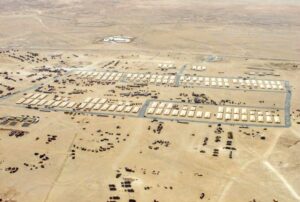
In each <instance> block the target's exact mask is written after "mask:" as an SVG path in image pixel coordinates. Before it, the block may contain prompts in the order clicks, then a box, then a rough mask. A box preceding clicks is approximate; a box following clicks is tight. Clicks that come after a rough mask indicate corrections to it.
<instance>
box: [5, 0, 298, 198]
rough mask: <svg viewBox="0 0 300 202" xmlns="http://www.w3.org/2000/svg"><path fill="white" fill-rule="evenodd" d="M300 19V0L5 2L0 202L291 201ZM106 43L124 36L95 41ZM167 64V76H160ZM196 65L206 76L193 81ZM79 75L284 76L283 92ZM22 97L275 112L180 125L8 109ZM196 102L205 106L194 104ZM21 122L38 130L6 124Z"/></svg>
mask: <svg viewBox="0 0 300 202" xmlns="http://www.w3.org/2000/svg"><path fill="white" fill-rule="evenodd" d="M299 23H300V5H299V4H298V3H297V2H296V1H267V2H264V3H261V2H259V1H257V2H255V1H214V2H213V3H207V2H206V1H192V0H189V1H177V0H172V1H135V0H130V1H104V0H103V1H102V0H101V1H80V0H68V1H66V0H60V1H56V2H53V1H51V2H50V1H45V0H39V1H27V0H26V1H22V2H21V1H17V0H14V1H6V0H4V1H1V2H0V30H1V32H0V48H1V49H0V83H1V85H0V96H1V97H0V118H1V120H0V122H1V125H0V201H6V202H41V201H43V202H67V201H75V202H89V201H90V202H94V201H109V202H113V201H114V202H121V201H122V202H123V201H124V202H125V201H126V202H135V201H139V202H144V201H145V202H148V201H149V202H164V201H174V202H175V201H176V202H177V201H178V202H192V201H215V202H233V201H234V202H235V201H237V202H240V201H245V202H249V201H250V202H265V201H271V202H275V201H280V202H287V201H288V202H290V201H291V202H294V201H295V202H296V201H300V183H299V182H300V174H299V173H300V164H299V161H300V157H299V152H300V147H299V145H300V144H299V143H300V135H299V134H300V133H299V132H300V118H299V117H300V108H299V105H300V100H299V97H300V95H299V92H300V91H299V81H298V77H299V68H300V60H299V56H300V49H299V47H300V46H299V45H300V43H299V42H300V28H299V25H300V24H299ZM113 35H126V36H131V37H134V40H133V42H131V43H104V42H102V40H103V38H104V37H107V36H113ZM164 63H168V64H174V68H170V69H161V68H159V67H158V64H164ZM194 65H196V66H205V67H206V70H205V71H194V70H193V69H192V67H193V66H194ZM76 71H87V72H123V73H139V74H148V73H149V74H151V75H153V74H161V75H169V76H170V75H176V76H182V75H189V76H199V77H200V76H202V77H216V78H217V77H222V78H223V77H224V78H245V79H246V78H247V79H253V80H271V81H272V80H275V81H277V80H280V81H286V82H287V83H286V84H287V86H284V89H283V90H282V91H280V90H255V89H254V90H253V89H252V90H249V89H244V88H239V89H233V88H232V89H226V88H207V87H203V86H202V87H201V86H188V85H187V86H185V85H181V84H180V85H155V84H149V83H148V84H146V85H140V83H139V82H123V81H118V82H97V81H95V80H94V79H85V78H78V76H76V74H75V72H76ZM78 92H79V93H78ZM30 93H41V94H46V95H48V96H47V99H56V98H57V97H62V98H63V99H66V100H68V101H75V102H77V103H80V102H82V101H83V100H84V99H86V98H87V97H92V98H96V97H99V98H107V99H108V100H109V102H110V103H117V102H124V103H125V102H130V103H134V104H136V105H137V106H146V105H145V103H147V102H148V101H149V100H163V101H169V102H177V103H180V104H179V105H180V106H196V107H199V108H202V107H203V109H205V110H214V107H216V106H221V105H226V106H227V105H232V106H239V107H240V108H244V107H249V106H251V107H252V108H256V109H262V110H265V109H268V110H269V109H271V108H272V110H277V111H276V113H278V114H279V115H280V117H281V118H282V122H281V124H275V123H272V124H265V123H264V124H260V125H259V124H256V125H247V124H240V122H230V123H229V122H226V121H218V122H215V121H214V122H213V123H212V121H211V122H210V121H209V120H208V121H205V122H201V121H200V122H197V121H193V120H197V119H196V118H187V117H186V118H183V120H184V121H183V122H178V121H177V119H176V118H172V120H166V119H163V118H168V117H170V116H167V115H166V116H155V118H150V117H149V115H147V114H143V113H141V112H139V113H138V114H134V113H128V114H124V113H108V112H104V113H100V112H99V113H98V112H95V111H87V110H86V111H85V112H84V111H82V110H79V111H72V110H71V112H70V110H59V109H58V108H48V109H45V108H44V107H43V106H38V107H37V106H34V107H31V108H30V107H26V105H24V104H16V102H17V101H18V100H20V99H21V98H22V97H24V96H26V95H28V94H30ZM135 93H136V94H135ZM138 93H149V94H147V95H140V94H138ZM125 94H126V95H125ZM199 95H201V96H202V98H203V99H204V98H205V99H207V100H206V101H205V102H206V103H205V104H207V106H206V105H205V106H203V105H202V104H199V103H195V102H194V101H195V100H194V99H195V97H198V96H199ZM224 100H225V101H226V102H225V103H224V102H223V101H224ZM212 103H216V105H213V104H212ZM94 112H95V113H94ZM22 115H28V116H30V117H35V118H36V117H38V118H37V120H38V121H36V122H35V123H30V124H29V125H24V123H25V122H26V120H25V121H24V120H23V121H19V120H16V119H15V120H7V121H5V120H6V119H7V117H9V116H11V117H20V116H22ZM215 116H216V115H215V114H213V118H212V119H210V120H216V119H215V118H214V117H215ZM191 120H192V121H191ZM16 131H19V132H20V131H21V133H20V134H21V135H16V133H15V132H16ZM226 147H230V148H231V149H228V148H226Z"/></svg>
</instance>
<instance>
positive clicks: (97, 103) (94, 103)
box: [16, 95, 140, 113]
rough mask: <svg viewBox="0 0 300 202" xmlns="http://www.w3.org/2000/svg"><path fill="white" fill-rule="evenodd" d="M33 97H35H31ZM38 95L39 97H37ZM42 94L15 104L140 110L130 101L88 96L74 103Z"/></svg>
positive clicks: (81, 108) (84, 108) (105, 109)
mask: <svg viewBox="0 0 300 202" xmlns="http://www.w3.org/2000/svg"><path fill="white" fill-rule="evenodd" d="M33 97H35V99H34V98H33ZM39 97H40V98H41V99H39ZM43 98H45V97H44V96H34V95H31V96H25V97H23V98H21V99H19V100H18V101H17V102H16V104H24V105H31V106H45V107H51V108H70V109H71V108H73V109H77V110H101V111H110V112H113V111H117V112H122V111H124V112H126V113H129V112H132V113H137V112H138V111H139V110H140V106H133V105H132V104H131V103H130V102H126V103H124V102H119V103H117V104H114V103H113V104H111V103H107V102H108V100H107V99H106V98H91V97H88V98H86V99H85V100H84V102H81V103H76V102H74V101H69V99H68V98H62V99H60V98H59V97H57V98H55V99H52V100H47V99H43Z"/></svg>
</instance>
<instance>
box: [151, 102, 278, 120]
mask: <svg viewBox="0 0 300 202" xmlns="http://www.w3.org/2000/svg"><path fill="white" fill-rule="evenodd" d="M147 114H148V115H166V116H168V115H172V116H181V117H185V116H187V117H190V118H193V117H195V116H196V118H202V117H204V118H206V119H210V118H211V117H212V114H214V113H213V112H210V111H205V112H204V111H198V110H197V108H196V107H195V106H191V107H187V106H183V107H182V108H181V109H179V107H178V104H175V103H171V102H158V101H153V102H151V103H150V104H149V107H148V109H147ZM215 114H216V119H217V120H225V121H229V120H234V121H240V120H241V121H245V122H246V121H250V122H260V123H263V122H266V123H273V122H274V123H276V124H279V123H281V120H280V116H279V115H278V114H275V112H271V111H265V112H263V111H258V110H254V109H251V110H249V109H247V108H238V107H225V106H219V107H218V110H217V113H215Z"/></svg>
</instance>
